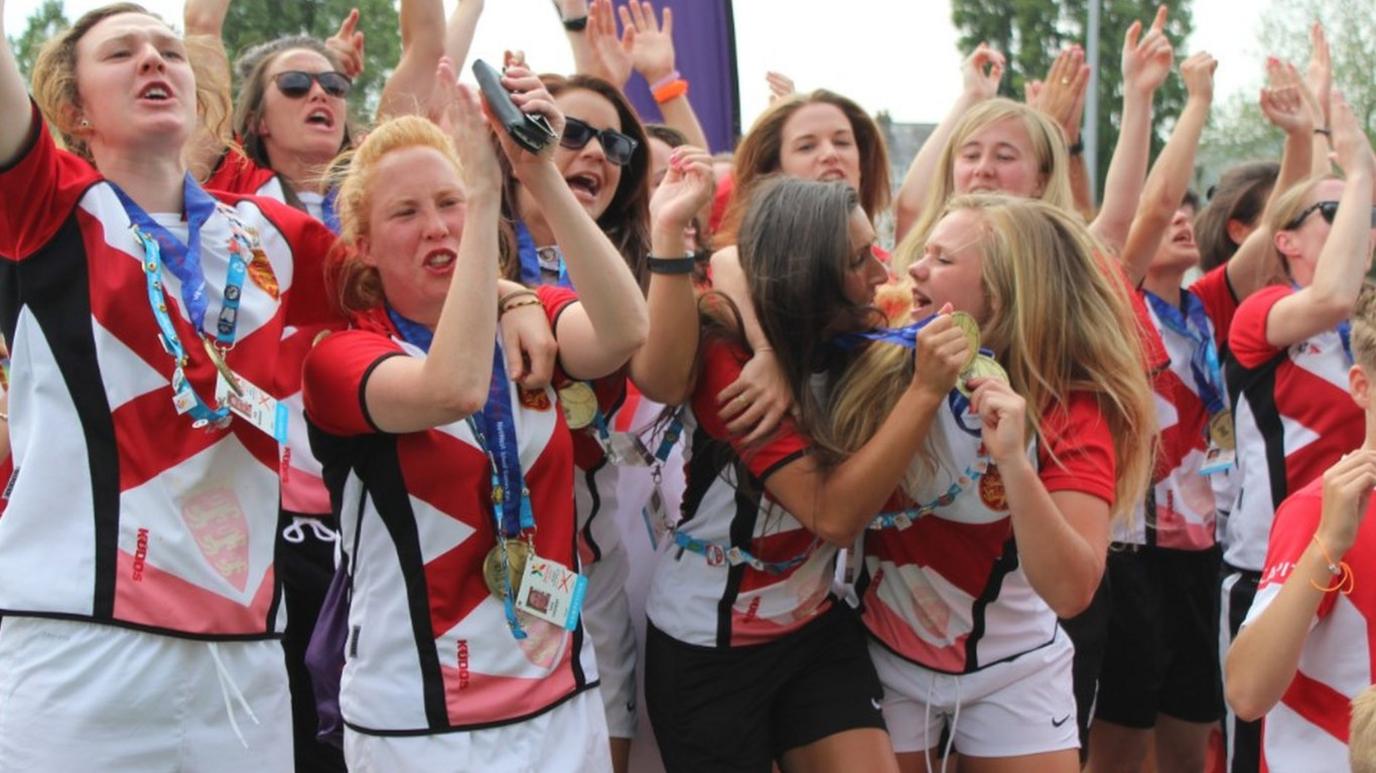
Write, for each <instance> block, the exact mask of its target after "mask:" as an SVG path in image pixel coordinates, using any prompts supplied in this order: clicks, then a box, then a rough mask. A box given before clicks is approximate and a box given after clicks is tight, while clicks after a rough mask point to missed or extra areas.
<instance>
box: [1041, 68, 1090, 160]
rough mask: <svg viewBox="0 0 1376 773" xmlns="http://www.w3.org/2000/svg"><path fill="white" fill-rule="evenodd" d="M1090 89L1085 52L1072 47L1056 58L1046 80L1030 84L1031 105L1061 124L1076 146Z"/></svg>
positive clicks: (1070, 140)
mask: <svg viewBox="0 0 1376 773" xmlns="http://www.w3.org/2000/svg"><path fill="white" fill-rule="evenodd" d="M1034 84H1035V85H1034ZM1088 87H1089V65H1087V64H1085V52H1084V49H1082V48H1080V47H1079V46H1069V47H1067V48H1064V49H1061V53H1059V54H1057V55H1056V59H1055V60H1054V61H1053V62H1052V63H1051V69H1050V70H1048V71H1047V73H1046V80H1044V81H1029V82H1028V85H1027V104H1029V105H1031V106H1032V107H1033V108H1035V109H1037V110H1040V111H1041V112H1043V113H1045V114H1047V115H1048V116H1050V117H1051V119H1052V120H1054V121H1055V122H1056V123H1057V124H1059V125H1060V127H1061V130H1062V131H1064V132H1065V136H1066V141H1067V142H1069V143H1070V144H1072V145H1073V144H1074V143H1075V142H1076V140H1078V139H1079V138H1080V118H1081V116H1082V115H1083V114H1084V107H1085V93H1086V92H1087V91H1088Z"/></svg>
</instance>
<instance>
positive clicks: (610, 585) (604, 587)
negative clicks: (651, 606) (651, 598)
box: [583, 542, 636, 738]
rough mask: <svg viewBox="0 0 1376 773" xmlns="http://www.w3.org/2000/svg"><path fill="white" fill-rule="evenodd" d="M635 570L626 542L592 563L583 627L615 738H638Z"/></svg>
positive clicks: (584, 604)
mask: <svg viewBox="0 0 1376 773" xmlns="http://www.w3.org/2000/svg"><path fill="white" fill-rule="evenodd" d="M629 573H630V566H629V564H628V562H627V558H626V551H625V548H624V547H622V545H621V543H620V542H615V543H613V544H612V546H611V549H609V550H608V551H607V552H605V553H603V554H602V560H600V561H598V562H597V563H595V564H593V565H592V566H589V567H586V568H585V571H584V574H586V575H587V578H588V588H587V594H586V595H585V596H584V597H583V627H584V628H586V629H587V632H588V637H589V638H591V639H592V645H593V651H594V653H595V654H596V655H597V678H598V680H599V682H600V687H599V691H600V693H601V695H602V705H603V707H604V708H605V709H606V714H607V732H608V733H609V734H610V735H611V737H612V738H634V737H635V727H636V702H635V670H636V669H635V664H636V647H635V627H634V626H633V625H632V624H631V607H630V602H629V601H627V599H626V577H627V575H628V574H629Z"/></svg>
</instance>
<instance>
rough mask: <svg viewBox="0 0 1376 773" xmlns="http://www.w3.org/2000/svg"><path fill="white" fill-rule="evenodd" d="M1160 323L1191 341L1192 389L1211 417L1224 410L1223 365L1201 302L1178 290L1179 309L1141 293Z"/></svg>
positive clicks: (1150, 294) (1163, 300)
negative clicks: (1195, 391) (1196, 392)
mask: <svg viewBox="0 0 1376 773" xmlns="http://www.w3.org/2000/svg"><path fill="white" fill-rule="evenodd" d="M1143 295H1145V296H1146V297H1147V302H1148V303H1150V304H1151V308H1152V311H1153V312H1155V313H1156V318H1157V319H1159V320H1161V324H1163V325H1165V326H1166V327H1168V328H1170V329H1171V331H1172V332H1174V333H1176V334H1178V335H1181V336H1184V337H1185V338H1186V339H1187V340H1189V341H1190V372H1191V373H1192V374H1193V375H1194V385H1195V389H1196V390H1197V391H1198V392H1199V397H1200V399H1201V400H1203V402H1204V409H1205V410H1206V411H1208V413H1209V415H1210V416H1213V415H1215V414H1217V413H1218V412H1219V411H1222V410H1224V409H1225V408H1227V404H1226V403H1225V402H1224V400H1223V366H1222V365H1221V364H1220V363H1219V359H1218V344H1217V342H1215V341H1214V337H1213V334H1212V333H1211V332H1210V330H1209V315H1208V313H1207V312H1206V311H1205V309H1204V302H1203V301H1201V300H1199V298H1197V297H1195V295H1194V293H1192V292H1190V291H1189V290H1184V289H1182V290H1181V291H1180V305H1181V306H1182V307H1183V313H1182V310H1181V309H1180V308H1176V307H1175V306H1174V305H1172V304H1171V303H1170V302H1168V301H1166V300H1165V299H1164V298H1162V297H1160V296H1158V295H1157V294H1155V293H1153V292H1151V291H1143Z"/></svg>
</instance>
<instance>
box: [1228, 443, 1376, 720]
mask: <svg viewBox="0 0 1376 773" xmlns="http://www.w3.org/2000/svg"><path fill="white" fill-rule="evenodd" d="M1373 485H1376V451H1368V450H1366V449H1362V450H1359V451H1355V452H1353V453H1351V454H1348V455H1347V456H1344V457H1343V458H1342V459H1341V460H1340V461H1339V462H1338V463H1337V464H1334V465H1333V466H1332V467H1331V468H1329V469H1328V471H1326V472H1325V473H1324V475H1323V511H1322V514H1321V515H1320V520H1319V526H1318V529H1317V531H1316V532H1315V535H1314V537H1315V540H1316V541H1317V543H1318V544H1315V543H1314V542H1310V543H1309V544H1308V545H1307V546H1306V547H1305V548H1304V550H1303V552H1301V553H1300V554H1299V557H1298V558H1297V559H1296V560H1295V562H1294V564H1293V566H1292V567H1291V568H1290V570H1289V576H1288V577H1285V580H1284V584H1283V585H1282V586H1281V588H1280V591H1278V592H1277V593H1276V596H1275V598H1274V599H1272V600H1271V602H1270V603H1269V604H1267V605H1266V607H1265V608H1264V609H1263V610H1262V611H1261V614H1260V615H1257V617H1256V619H1254V620H1252V621H1251V622H1249V623H1247V625H1246V626H1245V627H1243V629H1242V630H1241V631H1240V632H1239V633H1238V635H1237V638H1236V639H1234V640H1233V644H1232V646H1231V647H1229V648H1228V657H1227V660H1226V661H1225V663H1224V672H1225V674H1226V677H1227V678H1226V679H1224V686H1225V691H1224V692H1225V695H1226V697H1227V699H1228V705H1229V706H1232V707H1233V711H1235V712H1237V715H1238V718H1240V719H1244V720H1249V721H1250V720H1255V719H1260V718H1261V717H1263V716H1265V715H1266V712H1268V711H1270V710H1271V708H1272V707H1274V706H1275V705H1276V704H1277V703H1278V702H1280V699H1281V696H1283V695H1284V694H1285V690H1286V689H1287V688H1288V687H1289V686H1290V683H1291V682H1292V681H1293V680H1294V678H1295V673H1296V671H1298V670H1299V665H1300V655H1301V654H1302V653H1303V652H1304V642H1305V639H1307V638H1308V636H1309V629H1310V628H1311V627H1312V626H1313V624H1314V618H1315V615H1316V614H1317V613H1318V610H1319V605H1320V604H1321V603H1322V602H1323V600H1324V597H1325V595H1326V594H1325V593H1324V592H1323V590H1322V589H1323V588H1329V587H1332V586H1333V584H1334V581H1335V580H1336V579H1338V578H1335V577H1334V576H1333V574H1332V573H1331V572H1330V571H1329V570H1328V560H1329V558H1332V559H1333V560H1334V561H1342V560H1343V556H1344V555H1346V554H1347V551H1348V550H1349V549H1350V548H1351V547H1352V543H1353V542H1354V541H1355V540H1356V537H1357V530H1358V529H1359V528H1360V527H1361V523H1362V519H1363V517H1364V516H1365V514H1366V509H1367V502H1368V500H1369V499H1370V497H1371V489H1372V486H1373ZM1273 537H1274V535H1273ZM1273 545H1274V542H1273ZM1325 551H1326V552H1327V554H1328V555H1327V556H1325V555H1324V553H1325ZM1267 563H1268V564H1270V563H1271V561H1270V559H1269V558H1268V561H1267Z"/></svg>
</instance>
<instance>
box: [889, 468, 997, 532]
mask: <svg viewBox="0 0 1376 773" xmlns="http://www.w3.org/2000/svg"><path fill="white" fill-rule="evenodd" d="M989 461H990V460H989V457H988V456H986V455H984V454H980V455H979V457H978V458H977V459H975V463H974V464H972V465H970V466H969V467H966V468H965V473H964V474H963V475H962V476H961V477H960V478H959V479H957V480H956V481H955V482H953V483H952V484H951V487H950V488H948V489H946V493H944V494H942V495H941V496H939V497H937V498H936V499H933V500H932V501H930V502H928V503H927V504H925V505H915V506H913V507H910V508H907V509H904V510H895V511H891V512H884V513H880V514H879V515H877V516H875V518H874V520H873V521H870V525H869V528H871V529H874V530H876V531H878V530H880V529H898V530H899V531H902V530H903V529H906V528H908V527H909V526H912V525H913V521H915V520H917V519H918V518H921V517H922V516H924V515H930V514H931V513H933V512H935V511H936V509H937V508H938V507H948V506H950V505H951V504H952V503H954V502H955V501H956V497H958V496H960V495H961V494H962V493H964V492H965V489H966V487H967V486H973V485H974V484H976V483H978V482H979V479H980V478H982V477H984V473H986V472H988V470H989Z"/></svg>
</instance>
